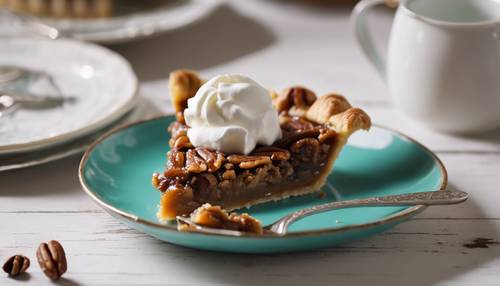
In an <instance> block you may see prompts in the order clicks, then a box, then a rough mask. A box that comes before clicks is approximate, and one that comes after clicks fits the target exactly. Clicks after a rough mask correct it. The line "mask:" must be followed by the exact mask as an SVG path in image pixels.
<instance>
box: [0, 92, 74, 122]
mask: <svg viewBox="0 0 500 286" xmlns="http://www.w3.org/2000/svg"><path fill="white" fill-rule="evenodd" d="M73 99H74V98H73V97H62V96H59V95H57V96H56V95H52V94H42V95H34V94H29V93H21V92H10V91H0V117H2V116H4V115H6V114H8V113H11V112H13V111H14V110H15V109H16V107H18V106H19V105H23V106H26V107H30V108H47V107H53V106H59V105H61V104H62V103H63V102H64V101H66V100H73Z"/></svg>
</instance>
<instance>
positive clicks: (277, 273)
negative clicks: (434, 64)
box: [0, 0, 500, 285]
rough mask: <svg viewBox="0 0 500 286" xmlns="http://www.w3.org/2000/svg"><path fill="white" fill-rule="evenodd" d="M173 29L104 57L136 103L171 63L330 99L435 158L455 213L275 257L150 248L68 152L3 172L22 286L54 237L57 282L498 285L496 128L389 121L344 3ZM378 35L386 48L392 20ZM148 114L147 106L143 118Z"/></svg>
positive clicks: (36, 279)
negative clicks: (99, 196)
mask: <svg viewBox="0 0 500 286" xmlns="http://www.w3.org/2000/svg"><path fill="white" fill-rule="evenodd" d="M234 2H237V1H233V3H232V4H230V5H228V6H225V7H221V8H220V9H218V10H217V11H216V12H215V13H214V14H213V15H211V16H209V17H208V18H207V19H205V20H203V21H201V22H199V23H197V24H195V25H192V26H190V27H186V28H184V29H181V30H179V31H176V32H173V33H170V34H166V35H162V36H159V37H155V38H152V39H147V40H143V41H138V42H133V43H128V44H121V45H118V46H112V47H111V48H112V49H114V50H116V51H118V52H119V53H121V54H122V55H124V56H125V57H126V58H127V59H129V60H130V61H131V63H132V64H133V66H134V68H135V69H136V72H137V73H138V75H139V77H140V78H141V81H142V88H141V95H142V96H143V97H144V98H146V99H147V100H149V101H150V102H152V103H154V104H155V105H156V106H157V107H159V108H162V109H163V110H162V112H166V111H168V110H169V109H168V108H167V106H168V103H169V100H168V94H167V76H168V73H169V71H171V70H173V69H176V68H183V67H189V68H193V69H198V70H200V71H201V72H202V74H203V75H204V76H207V77H208V76H212V75H216V74H218V73H223V72H239V73H244V74H248V75H250V76H251V77H253V78H255V79H256V80H257V81H259V82H261V83H262V84H263V85H265V86H269V87H274V88H277V89H281V88H284V87H286V86H289V85H293V84H303V85H306V86H309V87H311V88H313V89H314V90H316V91H317V92H318V93H324V92H327V91H338V92H341V93H343V94H345V95H347V96H348V97H349V98H350V100H351V101H352V102H353V103H354V104H355V105H359V106H361V107H363V108H364V109H365V110H367V111H368V113H369V114H371V116H372V118H373V120H374V122H376V123H380V124H383V125H386V126H390V127H393V128H395V129H397V130H400V131H403V132H405V133H407V134H408V135H410V136H411V137H413V138H415V139H417V140H419V141H421V142H422V143H424V144H425V145H427V146H428V147H430V148H431V149H432V150H433V151H435V152H436V153H437V154H438V155H439V157H440V158H441V159H442V160H443V161H444V163H445V165H446V167H447V168H448V171H449V177H450V188H452V189H460V190H464V191H467V192H470V193H471V199H470V200H469V201H467V202H466V203H465V204H462V205H459V206H450V207H435V208H429V209H428V210H426V211H425V212H424V213H422V214H421V215H419V216H418V217H416V218H415V219H413V220H411V221H409V222H407V223H404V224H401V225H399V226H397V227H396V228H394V229H392V230H390V231H388V232H386V233H383V234H381V235H378V236H375V237H370V238H367V239H365V240H362V241H358V242H355V243H351V244H348V245H345V246H343V247H339V248H334V249H325V250H318V251H311V252H306V253H294V254H280V255H258V256H257V255H253V256H252V255H236V254H223V253H212V252H204V251H198V250H191V249H186V248H182V247H178V246H174V245H170V244H167V243H163V242H160V241H158V240H156V239H154V238H151V237H149V236H147V235H144V234H142V233H139V232H137V231H135V230H133V229H130V228H128V227H127V226H125V225H123V224H121V223H119V222H117V221H115V220H114V219H113V218H111V217H110V216H109V215H108V214H106V213H105V212H104V211H103V210H102V209H100V208H99V207H98V206H97V205H96V204H95V203H94V202H92V201H91V200H90V199H89V198H88V197H87V196H86V195H85V194H84V193H83V192H82V191H81V188H80V185H79V183H78V179H77V165H78V162H79V158H78V157H73V158H68V159H64V160H60V161H57V162H54V163H50V164H46V165H42V166H38V167H32V168H28V169H24V170H17V171H11V172H5V173H0V259H1V260H2V261H4V259H6V258H7V257H8V256H10V255H12V254H15V253H21V254H25V255H27V256H29V257H30V258H31V259H32V266H31V268H30V269H29V273H30V274H29V275H25V276H22V277H21V279H20V281H19V280H13V279H10V278H6V277H3V276H0V285H23V284H30V285H45V284H50V282H49V281H48V280H47V279H46V278H45V277H44V275H43V274H42V273H41V272H40V269H39V268H38V265H37V263H36V259H35V256H34V253H35V249H36V247H37V245H38V244H39V243H40V242H41V241H46V240H49V239H57V240H59V241H61V243H62V244H63V246H64V247H65V249H66V252H67V256H68V264H69V270H68V272H67V273H66V275H65V276H64V279H61V280H59V281H58V282H57V284H58V285H135V284H140V285H153V284H161V285H229V284H231V285H260V284H266V285H321V284H323V285H362V284H367V285H500V257H499V256H500V245H495V244H490V245H486V246H488V248H467V247H465V246H464V244H467V243H470V242H471V241H472V240H474V239H476V238H489V239H493V240H495V241H496V240H497V239H499V240H500V207H499V199H500V133H494V134H490V135H487V136H483V137H470V138H464V137H462V138H461V137H454V136H450V135H443V134H439V133H435V132H433V131H429V130H426V129H424V128H422V127H420V126H419V125H416V124H415V123H413V122H411V121H409V120H408V119H407V118H405V117H403V116H402V115H401V114H399V113H398V112H397V111H396V110H395V109H394V108H393V106H392V105H391V103H390V101H389V98H388V96H387V92H386V88H385V86H384V83H383V82H382V81H381V80H380V79H379V77H378V76H377V74H376V73H375V71H374V70H373V69H372V68H371V66H370V65H369V63H368V62H367V60H366V59H365V58H364V57H363V55H362V54H361V51H360V49H359V48H358V47H357V45H356V43H355V41H354V38H353V36H352V35H351V30H350V27H349V12H350V8H349V7H345V8H319V9H318V8H311V7H306V6H302V5H297V4H290V3H288V1H269V0H267V1H259V2H254V1H238V3H234ZM374 18H375V19H374V29H376V30H377V33H379V35H380V41H381V42H384V41H385V38H386V36H387V33H388V32H387V29H388V27H389V25H390V22H391V19H392V12H391V11H379V12H378V14H377V15H376V17H374ZM151 112H152V113H153V112H155V111H151Z"/></svg>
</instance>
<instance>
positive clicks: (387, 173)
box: [79, 116, 447, 253]
mask: <svg viewBox="0 0 500 286" xmlns="http://www.w3.org/2000/svg"><path fill="white" fill-rule="evenodd" d="M173 120H174V117H173V116H167V117H162V118H157V119H152V120H148V121H144V122H139V123H135V124H132V125H129V126H125V127H123V128H120V129H118V130H114V131H112V132H110V133H108V134H106V135H104V136H103V137H101V138H100V139H99V140H98V141H97V142H96V143H94V144H93V145H92V146H91V147H90V148H89V149H88V150H87V152H86V153H85V155H84V156H83V159H82V161H81V163H80V172H79V175H80V182H81V184H82V186H83V189H84V190H85V191H86V193H87V194H88V195H89V196H90V197H91V198H92V199H94V200H95V201H96V202H97V203H98V204H99V205H101V206H102V207H103V208H104V209H105V210H106V211H107V212H108V213H110V214H111V215H112V216H114V217H115V218H117V219H118V220H120V221H122V222H124V223H125V224H127V225H129V226H131V227H132V228H135V229H137V230H139V231H142V232H144V233H147V234H149V235H152V236H154V237H156V238H158V239H161V240H164V241H167V242H171V243H174V244H178V245H183V246H187V247H194V248H200V249H207V250H214V251H229V252H246V253H270V252H286V251H299V250H308V249H317V248H322V247H331V246H335V245H339V244H341V243H345V242H349V241H353V240H356V239H360V238H364V237H367V236H369V235H373V234H376V233H379V232H382V231H384V230H386V229H388V228H391V227H393V226H394V225H396V224H397V223H400V222H402V221H404V220H407V219H409V218H410V217H412V216H414V215H416V214H417V213H419V212H421V211H423V210H424V208H425V207H423V206H415V207H360V208H352V209H343V210H336V211H331V212H325V213H322V214H317V215H313V216H310V217H308V218H305V219H303V220H301V221H298V222H296V223H295V224H293V225H292V226H291V228H290V233H289V234H287V235H285V236H282V237H277V236H271V235H263V236H256V235H247V236H243V237H232V236H225V235H218V234H217V235H216V234H203V233H187V232H179V231H177V230H176V227H175V225H171V224H167V225H162V224H160V223H159V222H158V221H157V219H156V212H157V207H158V202H159V199H160V193H159V192H157V191H155V190H154V188H153V187H152V186H151V174H152V173H153V172H157V171H161V170H163V166H164V164H165V160H166V156H165V153H166V152H167V151H168V149H169V147H168V138H167V136H168V135H167V132H166V128H167V126H168V125H169V123H170V122H172V121H173ZM328 183H329V184H328V186H326V187H325V188H324V190H323V192H324V193H326V196H324V197H320V196H318V195H317V194H313V195H309V196H304V197H297V198H290V199H287V200H283V201H280V202H274V203H267V204H263V205H259V206H255V207H252V208H250V209H247V210H244V211H245V212H248V213H250V214H251V215H252V216H255V217H256V218H257V219H259V220H260V221H261V222H262V223H263V225H266V224H269V223H271V222H273V221H275V220H277V219H278V218H280V217H282V216H284V215H285V214H288V213H291V212H292V211H295V210H298V209H301V208H305V207H309V206H312V205H315V204H321V203H325V202H329V201H333V200H345V199H356V198H363V197H370V196H381V195H389V194H401V193H410V192H420V191H430V190H440V189H444V188H445V187H446V183H447V175H446V170H445V168H444V166H443V164H442V163H441V162H440V161H439V159H438V158H437V157H436V156H435V155H434V154H433V153H432V152H431V151H429V150H428V149H426V148H425V147H423V146H422V145H421V144H419V143H417V142H415V141H414V140H412V139H409V138H408V137H406V136H404V135H402V134H399V133H397V132H394V131H391V130H388V129H386V128H383V127H378V126H374V127H373V128H372V129H371V130H370V132H358V133H356V134H355V135H353V136H352V137H351V138H350V140H349V144H348V145H347V146H345V147H344V150H343V151H342V153H341V155H340V157H339V158H338V160H337V162H336V164H335V167H334V171H333V172H332V173H331V174H330V176H329V178H328Z"/></svg>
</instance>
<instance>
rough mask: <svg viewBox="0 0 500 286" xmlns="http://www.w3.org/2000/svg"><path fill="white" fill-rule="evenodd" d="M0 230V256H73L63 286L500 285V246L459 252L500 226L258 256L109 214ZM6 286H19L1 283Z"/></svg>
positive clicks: (446, 223) (37, 279)
mask: <svg viewBox="0 0 500 286" xmlns="http://www.w3.org/2000/svg"><path fill="white" fill-rule="evenodd" d="M0 225H2V229H1V230H0V234H1V237H2V239H1V240H0V257H2V258H5V257H7V256H8V255H10V254H13V253H24V254H26V255H29V256H30V257H31V258H34V256H33V253H34V251H35V248H36V246H37V244H38V243H39V242H40V241H44V240H48V239H58V240H60V241H61V243H62V244H63V245H64V247H65V249H66V251H67V254H68V264H69V270H68V273H67V275H65V277H66V278H68V279H71V281H73V282H77V283H83V284H85V285H100V284H106V285H132V284H138V285H154V284H164V285H190V284H198V283H201V281H206V284H209V285H221V284H243V285H247V284H248V283H250V284H252V285H261V284H264V283H269V284H273V285H304V284H305V283H307V282H311V281H314V283H315V285H320V284H321V285H322V284H329V285H332V284H335V283H346V284H347V285H357V284H358V283H371V284H372V285H378V284H379V283H382V282H383V283H384V285H401V283H402V282H403V281H404V283H403V284H405V285H435V284H440V285H457V284H459V285H474V284H475V283H478V282H479V281H481V285H496V284H495V283H496V282H497V281H498V279H500V270H499V269H500V259H498V256H499V255H500V245H496V244H490V245H488V246H489V248H467V247H464V246H463V245H464V244H467V243H470V242H471V241H472V240H473V239H475V238H478V237H483V238H491V239H494V240H499V239H500V220H442V219H431V220H429V219H425V218H420V219H417V220H412V221H410V222H407V223H404V224H402V225H400V226H398V227H396V228H394V229H393V230H391V231H388V232H386V233H384V234H381V235H378V236H375V237H372V238H368V239H365V240H362V241H358V242H355V243H351V244H348V245H345V246H343V247H339V248H334V249H326V250H318V251H312V252H307V253H298V254H279V255H258V256H253V255H237V254H221V253H212V252H204V251H196V250H190V249H186V248H182V247H176V246H173V245H170V244H167V243H162V242H160V241H158V240H156V239H153V238H150V237H148V236H145V235H143V234H141V233H138V232H136V231H134V230H131V229H129V228H128V227H126V226H125V225H123V224H121V223H119V222H117V221H115V220H114V219H112V218H111V217H109V216H108V215H107V214H105V213H90V214H75V213H72V214H33V213H24V214H2V215H1V216H0ZM6 234H8V235H6ZM473 269H474V271H471V270H473ZM30 273H31V275H32V277H31V279H30V282H33V284H37V285H42V284H43V283H44V282H46V280H45V279H44V278H43V276H42V274H41V273H40V272H39V269H38V267H37V265H36V262H35V263H34V264H33V266H32V267H31V271H30ZM485 277H487V278H488V279H484V278H485ZM311 279H313V280H311ZM71 281H70V282H71ZM495 281H496V282H495ZM70 282H68V283H70ZM457 282H460V283H457ZM0 284H2V285H10V284H12V285H14V284H16V283H14V282H12V280H10V279H8V278H0ZM69 285H71V284H69Z"/></svg>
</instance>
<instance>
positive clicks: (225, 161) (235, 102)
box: [152, 70, 371, 230]
mask: <svg viewBox="0 0 500 286" xmlns="http://www.w3.org/2000/svg"><path fill="white" fill-rule="evenodd" d="M169 84H170V95H171V98H172V103H173V105H174V108H175V111H176V118H177V120H176V121H175V122H173V123H172V124H171V125H170V126H169V127H168V131H169V132H170V134H171V137H170V141H169V145H170V151H169V152H168V153H167V164H166V168H165V170H164V171H163V172H162V173H155V174H153V177H152V184H153V185H154V187H155V188H156V189H158V190H159V191H161V192H162V196H161V199H160V204H159V211H158V218H159V219H160V220H161V221H169V220H174V219H175V218H176V216H179V215H183V216H187V215H189V214H191V213H193V211H194V212H195V213H197V214H199V215H201V214H204V215H203V216H199V217H198V218H210V219H212V220H205V219H202V220H200V221H201V222H208V223H209V224H210V223H211V222H214V221H219V222H221V225H223V227H229V228H230V229H238V230H239V229H242V228H245V225H246V223H248V221H249V219H250V217H249V216H248V219H246V218H247V217H238V215H236V214H227V212H226V215H223V214H224V212H222V214H221V213H220V212H217V210H218V209H219V208H222V209H224V210H228V211H231V210H234V209H240V208H244V207H250V206H252V205H255V204H259V203H265V202H271V201H277V200H281V199H284V198H287V197H290V196H300V195H305V194H310V193H313V192H317V191H319V190H320V189H321V187H322V186H323V185H324V184H325V182H326V179H327V177H328V174H329V173H330V170H331V168H332V166H333V163H334V161H335V159H336V158H337V156H338V154H339V153H340V151H341V149H342V147H343V146H344V145H345V144H346V143H347V139H348V138H349V136H350V135H351V134H352V133H354V132H356V131H358V130H361V129H364V130H368V129H369V128H370V126H371V121H370V118H369V116H368V115H367V114H366V113H365V112H364V111H363V110H361V109H359V108H354V107H352V106H351V105H350V104H349V102H348V101H347V100H346V99H345V98H344V97H343V96H340V95H337V94H327V95H324V96H321V97H316V95H315V94H314V92H312V91H311V90H309V89H306V88H303V87H292V88H289V89H286V90H285V91H283V92H282V93H281V94H277V93H275V92H272V91H269V92H268V91H267V90H265V89H264V88H262V87H261V86H260V85H258V84H257V83H256V82H254V81H253V80H251V79H249V78H247V77H244V76H239V75H221V76H218V77H215V78H213V79H211V80H210V81H208V82H206V83H204V81H203V80H202V79H201V78H199V77H198V75H197V74H196V73H195V72H192V71H187V70H180V71H175V72H173V73H172V74H171V75H170V83H169ZM193 124H195V126H193ZM256 126H257V127H256ZM228 134H229V135H228ZM242 134H243V135H245V136H244V137H243V135H242ZM226 135H228V136H226ZM224 136H226V137H224ZM263 142H265V144H264V143H263ZM268 142H271V143H269V144H268ZM207 145H210V146H212V147H202V146H207ZM225 148H226V149H225ZM223 150H226V151H223ZM229 150H233V151H229ZM234 150H238V151H234ZM206 204H210V207H208V206H209V205H206ZM212 205H213V206H214V207H212ZM192 217H193V216H192ZM241 218H243V219H241ZM236 222H240V223H242V224H240V225H239V226H236V225H235V223H236ZM201 224H203V223H201ZM226 224H227V225H226Z"/></svg>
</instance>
